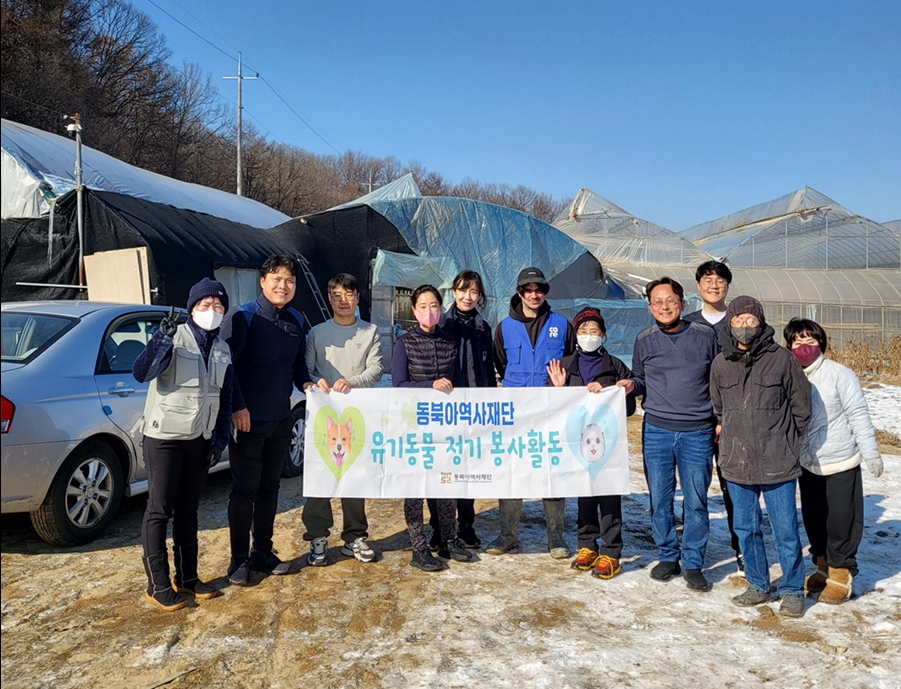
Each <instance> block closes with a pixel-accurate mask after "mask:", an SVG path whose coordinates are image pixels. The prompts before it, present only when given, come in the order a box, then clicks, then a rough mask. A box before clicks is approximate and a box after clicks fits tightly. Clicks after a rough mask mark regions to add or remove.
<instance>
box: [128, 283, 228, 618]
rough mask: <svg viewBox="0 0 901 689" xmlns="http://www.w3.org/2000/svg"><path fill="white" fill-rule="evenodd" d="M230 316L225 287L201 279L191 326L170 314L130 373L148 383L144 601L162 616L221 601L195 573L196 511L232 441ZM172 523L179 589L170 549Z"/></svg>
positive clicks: (191, 305)
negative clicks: (192, 603)
mask: <svg viewBox="0 0 901 689" xmlns="http://www.w3.org/2000/svg"><path fill="white" fill-rule="evenodd" d="M227 310H228V295H227V294H226V292H225V288H224V287H223V286H222V284H221V283H219V282H217V281H216V280H210V279H209V278H204V279H203V280H201V281H200V282H199V283H197V284H196V285H194V286H193V287H192V288H191V292H190V294H189V295H188V313H189V314H190V317H189V318H188V320H187V322H184V323H181V324H179V323H178V317H177V315H176V313H175V308H174V307H173V308H171V309H170V310H169V315H168V316H166V317H165V318H163V319H162V320H161V321H160V325H159V329H158V330H157V331H156V332H155V333H154V335H153V337H152V338H151V339H150V342H148V343H147V347H146V348H145V349H144V351H143V352H142V353H141V354H140V355H139V356H138V358H137V359H135V363H134V366H133V368H132V373H133V374H134V377H135V379H137V380H138V382H141V383H143V382H146V381H149V382H150V385H149V387H148V389H147V400H146V402H145V404H144V418H143V432H144V443H143V450H144V466H145V467H146V468H147V494H148V499H147V509H146V511H145V512H144V522H143V525H142V526H141V541H142V544H143V546H144V558H143V560H144V570H145V572H146V574H147V590H146V592H145V598H146V599H147V600H148V601H150V602H151V603H153V604H154V605H157V606H158V607H160V608H162V609H163V610H178V609H179V608H183V607H185V606H186V605H187V604H188V601H189V600H190V598H191V597H194V598H198V599H206V598H213V597H214V596H216V595H218V590H217V589H216V588H215V587H214V586H211V585H209V584H205V583H204V582H203V581H201V580H200V578H199V577H198V575H197V558H198V543H197V505H198V503H199V502H200V494H201V492H202V491H203V486H204V483H205V482H206V476H207V472H208V471H209V469H210V468H212V467H213V466H215V465H216V464H217V463H218V462H219V458H220V456H221V455H222V450H223V449H224V448H225V446H226V444H227V443H228V438H229V436H230V435H231V395H232V380H233V371H232V365H231V350H230V349H229V346H228V345H227V344H226V343H225V342H224V341H223V340H222V339H220V338H219V325H220V324H221V323H222V317H223V316H224V315H225V312H226V311H227ZM170 517H171V520H172V540H173V541H174V546H175V548H174V550H175V581H174V585H173V581H172V579H171V578H170V575H169V557H168V553H167V550H166V532H167V529H168V526H169V520H170Z"/></svg>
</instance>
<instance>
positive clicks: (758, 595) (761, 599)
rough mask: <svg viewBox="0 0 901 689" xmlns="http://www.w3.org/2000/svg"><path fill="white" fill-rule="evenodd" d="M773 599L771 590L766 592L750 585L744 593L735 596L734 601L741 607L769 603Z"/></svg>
mask: <svg viewBox="0 0 901 689" xmlns="http://www.w3.org/2000/svg"><path fill="white" fill-rule="evenodd" d="M771 599H772V597H771V596H770V593H769V591H767V592H766V593H764V592H763V591H761V590H760V589H758V588H755V587H753V586H749V587H748V588H746V589H745V591H744V593H740V594H738V595H737V596H733V598H732V602H733V603H734V604H735V605H737V606H738V607H740V608H750V607H751V606H753V605H760V604H761V603H769V602H770V600H771Z"/></svg>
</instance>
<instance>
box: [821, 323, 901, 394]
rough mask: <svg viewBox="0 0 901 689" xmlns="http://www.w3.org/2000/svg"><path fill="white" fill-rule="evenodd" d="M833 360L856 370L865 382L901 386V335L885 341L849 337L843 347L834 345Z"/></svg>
mask: <svg viewBox="0 0 901 689" xmlns="http://www.w3.org/2000/svg"><path fill="white" fill-rule="evenodd" d="M828 356H829V358H830V359H833V360H834V361H837V362H839V363H840V364H844V365H845V366H847V367H848V368H850V369H851V370H852V371H854V372H855V373H856V374H857V376H858V377H859V378H860V381H861V382H862V383H885V384H887V385H901V335H895V336H893V337H890V338H886V339H881V340H869V339H855V338H851V339H849V340H847V341H846V342H845V344H844V346H842V347H838V348H836V349H832V348H831V347H830V349H829V354H828Z"/></svg>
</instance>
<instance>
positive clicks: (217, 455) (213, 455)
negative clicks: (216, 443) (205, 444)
mask: <svg viewBox="0 0 901 689" xmlns="http://www.w3.org/2000/svg"><path fill="white" fill-rule="evenodd" d="M220 459H222V450H219V449H216V448H215V447H211V448H210V451H209V454H207V456H206V462H207V465H208V466H209V468H210V469H212V468H213V467H214V466H216V465H217V464H218V463H219V460H220Z"/></svg>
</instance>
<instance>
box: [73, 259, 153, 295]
mask: <svg viewBox="0 0 901 689" xmlns="http://www.w3.org/2000/svg"><path fill="white" fill-rule="evenodd" d="M84 267H85V275H86V277H87V282H88V299H90V300H91V301H113V302H121V303H124V304H149V303H150V296H151V295H150V269H149V262H148V259H147V247H146V246H139V247H135V248H133V249H116V250H115V251H100V252H98V253H96V254H92V255H90V256H85V257H84Z"/></svg>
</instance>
